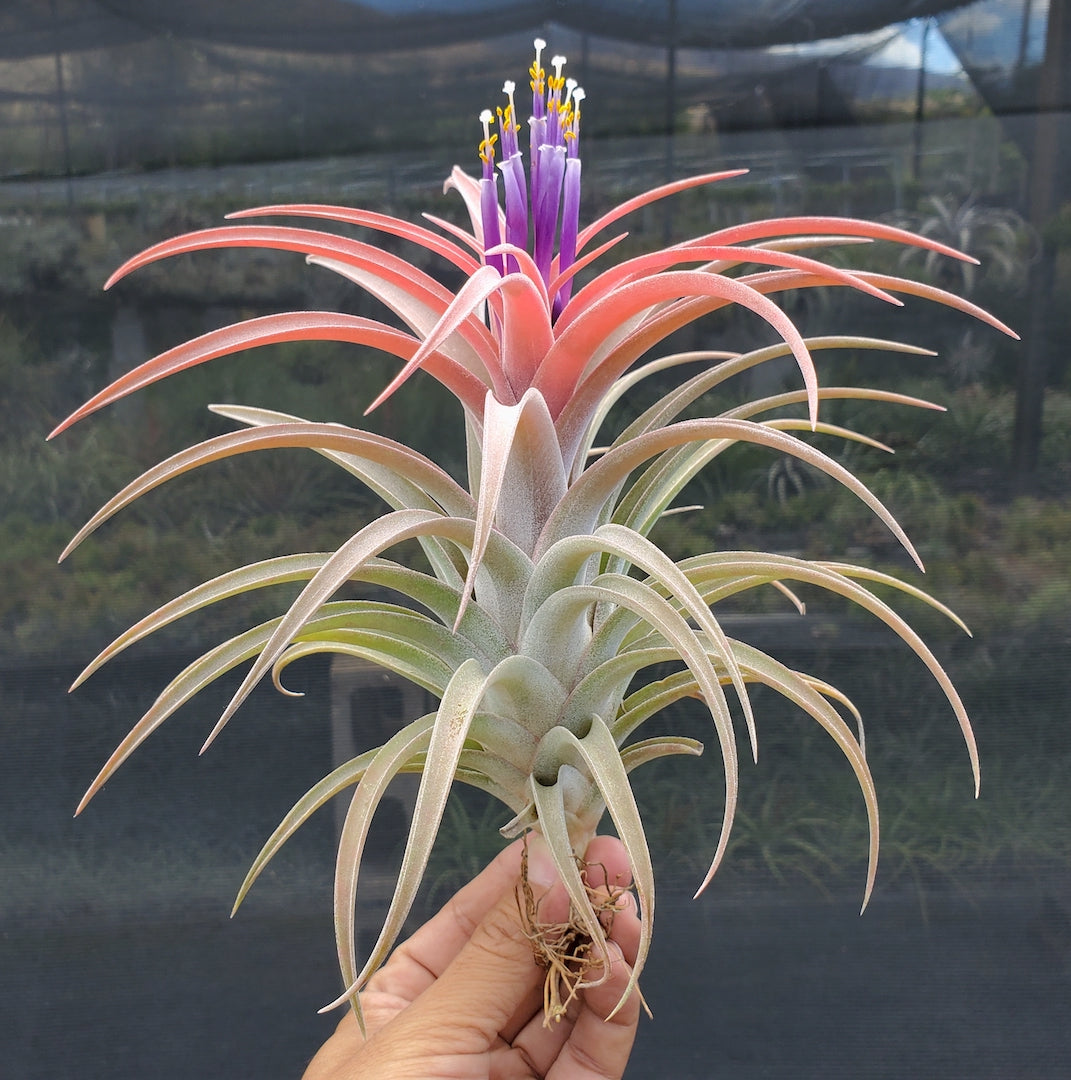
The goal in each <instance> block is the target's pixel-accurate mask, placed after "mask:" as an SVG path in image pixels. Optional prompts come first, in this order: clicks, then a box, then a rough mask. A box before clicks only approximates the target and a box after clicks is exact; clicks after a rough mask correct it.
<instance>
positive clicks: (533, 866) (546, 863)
mask: <svg viewBox="0 0 1071 1080" xmlns="http://www.w3.org/2000/svg"><path fill="white" fill-rule="evenodd" d="M557 880H558V868H557V867H556V866H555V865H554V860H553V859H552V858H551V856H550V850H549V849H548V848H547V844H546V841H545V840H544V839H543V837H541V836H533V837H531V838H530V839H529V841H528V881H529V882H530V883H531V884H532V885H539V886H542V887H543V888H549V887H550V886H551V885H553V884H554V883H555V882H556V881H557Z"/></svg>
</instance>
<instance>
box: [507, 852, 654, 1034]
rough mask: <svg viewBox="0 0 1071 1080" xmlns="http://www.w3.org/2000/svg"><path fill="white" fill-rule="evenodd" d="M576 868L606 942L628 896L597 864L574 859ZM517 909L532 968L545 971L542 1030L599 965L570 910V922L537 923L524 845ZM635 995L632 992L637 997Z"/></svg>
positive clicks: (595, 948) (561, 1013)
mask: <svg viewBox="0 0 1071 1080" xmlns="http://www.w3.org/2000/svg"><path fill="white" fill-rule="evenodd" d="M576 861H577V865H578V866H579V868H580V871H581V874H582V875H583V877H584V881H585V883H586V888H587V894H588V899H589V901H590V902H591V907H592V910H593V911H594V912H595V915H596V917H597V918H598V920H599V923H600V925H601V926H602V928H603V930H604V932H605V933H606V935H607V936H609V934H610V930H611V928H612V927H613V922H614V915H615V914H616V912H617V908H618V904H619V902H620V900H621V897H622V896H623V895H624V894H625V893H626V892H627V891H628V890H627V889H626V888H624V887H623V886H620V885H617V884H614V885H611V884H610V882H609V880H608V874H607V870H606V867H605V866H603V865H602V863H588V862H585V861H584V860H583V859H581V858H580V857H579V856H576ZM595 869H598V870H601V871H602V881H601V883H598V884H595V883H593V881H592V871H593V870H595ZM595 876H596V878H597V877H598V875H597V874H596V875H595ZM517 907H518V910H519V911H520V914H521V921H522V924H523V925H524V928H525V932H526V933H527V935H528V938H529V940H530V941H531V942H532V952H533V954H534V956H535V962H536V963H537V964H538V965H539V966H540V967H541V968H543V969H544V970H545V971H546V973H547V974H546V978H545V980H544V982H543V1026H544V1027H550V1026H551V1025H552V1024H554V1023H559V1022H560V1021H561V1019H562V1017H563V1016H564V1015H565V1014H566V1012H567V1010H568V1009H569V1006H570V1005H571V1004H572V1003H573V1001H574V999H575V998H576V996H577V994H578V992H579V991H580V990H581V989H583V987H584V986H590V985H591V981H590V980H588V979H586V976H587V974H588V972H590V971H591V969H592V968H594V967H598V966H599V964H600V961H601V956H600V950H599V947H598V945H597V944H596V943H595V942H593V941H592V940H591V937H590V936H589V935H588V933H587V932H586V931H585V930H584V929H583V927H582V925H581V923H580V918H579V913H578V912H577V911H576V908H575V907H574V906H572V905H570V910H569V921H568V922H565V923H557V924H555V925H550V926H548V925H545V924H541V923H540V922H539V919H538V916H539V901H538V900H537V899H536V897H535V894H534V893H533V891H532V886H531V884H530V883H529V881H528V844H527V840H526V842H525V845H524V849H523V851H522V853H521V880H520V885H519V886H518V890H517ZM638 992H639V991H637V993H638Z"/></svg>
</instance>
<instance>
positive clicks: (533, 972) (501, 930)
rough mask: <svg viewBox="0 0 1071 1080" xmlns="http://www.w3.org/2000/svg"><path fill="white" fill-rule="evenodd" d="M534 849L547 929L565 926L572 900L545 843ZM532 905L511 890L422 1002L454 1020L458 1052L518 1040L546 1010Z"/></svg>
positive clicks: (531, 880)
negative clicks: (530, 925) (530, 923)
mask: <svg viewBox="0 0 1071 1080" xmlns="http://www.w3.org/2000/svg"><path fill="white" fill-rule="evenodd" d="M527 850H528V855H527V883H528V885H529V887H530V890H531V896H532V899H533V900H534V902H535V905H536V914H537V916H538V920H539V922H540V924H542V925H554V924H556V923H561V922H565V921H566V920H567V919H568V917H569V897H568V894H567V893H566V891H565V886H564V885H563V884H562V883H561V880H560V879H559V877H558V871H557V869H556V867H555V866H554V861H553V859H552V858H551V856H550V852H549V851H548V850H547V847H546V844H545V843H544V841H543V838H542V837H540V836H532V837H530V838H529V841H528V849H527ZM524 904H525V898H524V896H523V894H522V892H521V890H520V889H517V888H508V889H506V891H505V892H504V893H503V894H502V895H501V896H500V897H499V899H498V901H497V903H495V904H494V906H493V907H492V908H491V909H490V910H489V911H488V912H487V914H486V915H485V916H484V917H483V919H482V920H481V921H480V922H479V923H478V924H477V926H476V927H475V929H474V930H473V932H472V936H471V937H470V939H469V940H468V942H467V943H466V944H465V945H464V947H463V948H462V949H461V951H460V952H459V953H458V954H457V956H456V957H455V958H454V959H453V961H452V962H451V964H450V966H449V967H448V968H447V969H446V971H444V972H443V974H442V975H441V976H440V977H439V979H438V980H437V981H436V983H435V985H434V986H432V987H430V988H429V989H428V990H427V991H426V992H425V993H424V995H423V996H422V999H421V1004H422V1005H425V1006H427V1007H429V1008H433V1009H435V1010H436V1012H438V1010H439V1009H440V1008H442V1009H443V1010H444V1011H445V1012H446V1013H448V1014H449V1017H450V1019H451V1020H452V1021H453V1024H454V1036H455V1037H456V1038H457V1039H458V1040H460V1042H461V1043H462V1044H463V1045H457V1046H455V1049H456V1050H458V1051H461V1052H464V1051H469V1052H473V1051H475V1052H480V1051H482V1050H485V1049H487V1048H489V1047H491V1046H492V1045H494V1043H495V1041H496V1040H497V1039H498V1037H499V1036H500V1035H505V1036H506V1038H507V1039H508V1038H510V1037H512V1035H513V1034H514V1033H515V1032H516V1031H517V1030H518V1029H519V1028H520V1027H521V1026H523V1024H524V1023H526V1022H527V1021H528V1020H529V1019H530V1018H531V1017H532V1016H533V1015H534V1013H535V1012H536V1010H537V1009H538V1008H540V1007H541V1006H542V1002H543V990H542V987H543V979H544V975H545V973H544V971H543V969H542V968H541V967H540V966H539V965H538V964H537V963H536V962H535V957H534V955H533V952H532V942H531V938H530V937H529V931H528V930H527V929H526V927H525V923H524V920H523V919H522V915H521V907H522V905H524ZM444 1049H445V1047H444Z"/></svg>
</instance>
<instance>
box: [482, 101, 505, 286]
mask: <svg viewBox="0 0 1071 1080" xmlns="http://www.w3.org/2000/svg"><path fill="white" fill-rule="evenodd" d="M492 119H493V116H492V113H491V110H490V109H484V111H483V112H482V113H480V123H481V124H483V141H482V142H481V143H480V161H481V162H482V163H483V175H482V176H481V177H480V222H481V224H482V226H483V249H484V251H487V250H489V249H490V248H493V247H498V245H499V244H501V243H502V230H501V227H500V226H499V220H498V177H497V176H496V175H495V142H496V140H497V139H498V136H497V135H492V134H491V120H492ZM484 262H486V263H487V265H488V266H493V267H494V268H495V269H496V270H497V271H498V272H499V273H500V274H503V273H505V263H504V262H503V259H502V256H501V255H492V256H490V257H488V256H486V255H485V256H484Z"/></svg>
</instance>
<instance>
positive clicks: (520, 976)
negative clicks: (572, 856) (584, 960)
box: [305, 837, 640, 1080]
mask: <svg viewBox="0 0 1071 1080" xmlns="http://www.w3.org/2000/svg"><path fill="white" fill-rule="evenodd" d="M520 850H521V849H520V842H518V843H515V844H513V845H511V846H510V847H509V848H507V849H506V850H505V851H504V852H502V853H501V854H500V855H499V856H498V858H496V859H495V861H494V862H492V863H491V864H490V866H488V867H487V868H486V869H485V870H484V871H483V872H482V873H481V874H480V875H479V876H478V877H477V878H476V879H475V880H474V881H472V882H471V883H470V884H469V885H467V886H466V887H465V888H464V889H462V890H461V891H460V892H459V893H458V894H457V895H456V896H455V897H454V898H453V899H452V900H451V901H450V902H449V903H448V904H447V905H446V906H445V907H444V908H443V909H442V910H441V911H440V912H439V913H438V914H437V915H436V916H435V917H434V918H433V919H431V921H430V922H428V923H426V924H425V925H424V926H422V927H421V928H420V929H419V930H418V931H417V932H416V933H415V934H414V935H413V936H412V937H411V938H410V939H409V940H408V941H406V942H405V943H404V944H402V945H401V946H399V948H398V949H396V950H395V952H394V953H393V955H392V956H391V958H390V960H389V961H388V962H387V964H386V965H384V967H383V968H381V969H380V970H379V971H378V972H377V973H376V975H375V976H373V978H372V979H371V980H370V982H369V984H368V986H367V987H366V989H365V990H363V991H362V993H361V1004H362V1009H363V1012H364V1018H365V1028H366V1032H367V1037H366V1038H362V1036H361V1033H360V1030H359V1028H358V1026H357V1022H356V1019H355V1017H354V1016H353V1015H352V1014H349V1015H347V1016H346V1017H345V1018H344V1019H343V1021H342V1022H341V1023H340V1024H339V1027H338V1030H337V1031H336V1032H335V1034H334V1036H332V1038H331V1039H330V1040H329V1041H328V1043H327V1044H325V1046H324V1047H323V1049H322V1050H321V1051H320V1053H319V1054H317V1056H316V1058H315V1059H314V1060H313V1062H312V1064H311V1065H310V1066H309V1069H308V1071H307V1072H306V1073H305V1080H347V1078H350V1077H358V1076H359V1077H361V1080H379V1078H381V1077H382V1078H383V1080H387V1078H389V1080H403V1078H406V1077H412V1078H414V1080H431V1078H437V1077H442V1078H444V1080H446V1078H449V1080H529V1078H533V1080H588V1078H592V1080H594V1078H596V1077H598V1078H600V1080H605V1078H607V1077H615V1076H617V1077H620V1076H621V1074H622V1073H623V1071H624V1067H625V1063H626V1061H627V1059H628V1054H629V1051H630V1049H631V1046H632V1041H633V1038H634V1036H635V1031H636V1026H637V1022H638V1018H639V1005H640V1003H639V999H638V995H636V994H633V995H632V996H631V998H630V999H629V1000H628V1001H627V1002H626V1003H625V1004H624V1005H623V1006H622V1008H621V1009H620V1010H619V1011H618V1012H617V1013H616V1014H615V1015H614V1016H613V1017H612V1018H611V1019H610V1020H606V1019H605V1018H606V1017H607V1015H608V1014H609V1013H610V1012H611V1011H612V1010H613V1008H614V1006H615V1005H617V1002H618V1000H619V998H620V996H621V992H622V990H623V988H624V986H625V984H626V982H627V980H628V974H629V965H630V964H631V963H632V962H633V961H634V960H635V956H636V949H637V946H638V944H639V920H638V918H637V915H636V911H635V906H634V905H633V904H632V902H631V898H628V899H625V900H624V901H623V903H622V904H621V906H620V910H619V911H618V913H617V915H616V916H615V918H614V923H613V930H612V934H611V942H612V945H611V948H612V949H614V950H615V952H616V955H615V956H614V957H613V961H614V962H613V966H612V971H611V973H610V977H609V978H608V979H606V980H605V981H604V982H603V983H602V984H601V985H599V986H593V987H590V988H588V989H587V990H585V991H583V992H582V994H581V996H580V997H579V998H578V999H577V1000H576V1001H574V1002H573V1003H572V1004H571V1005H570V1007H569V1010H568V1012H567V1013H566V1016H565V1017H564V1019H563V1020H562V1021H561V1022H560V1023H556V1024H553V1025H551V1026H550V1027H549V1028H548V1027H546V1026H545V1025H544V1023H543V979H544V972H543V970H542V968H540V967H539V966H538V965H537V964H536V963H535V962H534V961H533V958H532V950H531V944H530V942H529V940H528V939H527V937H526V932H525V930H524V928H523V926H522V923H521V917H520V914H519V911H518V906H517V902H516V887H517V881H518V875H519V867H520ZM544 854H545V853H543V852H540V851H539V849H538V848H537V847H534V848H533V850H532V851H531V852H530V855H529V875H530V880H531V882H532V884H533V885H534V886H536V887H537V894H538V893H539V892H545V895H543V896H542V899H541V901H540V907H539V916H540V920H541V922H543V923H546V924H554V923H557V922H564V921H565V919H566V917H567V913H568V898H567V897H566V894H565V891H564V888H563V887H562V886H561V885H560V884H555V885H553V886H551V887H550V889H549V891H546V889H547V885H548V884H549V883H550V882H552V881H554V876H553V872H552V871H551V870H550V868H549V866H548V862H549V857H548V859H547V860H544V859H543V858H542V856H543V855H544ZM587 859H588V862H589V864H590V865H595V864H599V865H600V867H602V868H604V869H605V873H606V878H605V880H607V881H609V882H611V883H613V882H623V883H627V881H628V877H627V874H628V867H627V861H626V859H625V856H624V851H623V849H622V848H621V845H620V843H619V842H618V841H617V840H614V839H612V838H609V837H597V838H596V839H595V840H594V841H593V842H592V844H591V846H590V847H589V849H588V852H587ZM599 877H600V883H601V877H602V869H600V871H599ZM540 885H542V888H541V889H540V888H538V886H540Z"/></svg>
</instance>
